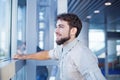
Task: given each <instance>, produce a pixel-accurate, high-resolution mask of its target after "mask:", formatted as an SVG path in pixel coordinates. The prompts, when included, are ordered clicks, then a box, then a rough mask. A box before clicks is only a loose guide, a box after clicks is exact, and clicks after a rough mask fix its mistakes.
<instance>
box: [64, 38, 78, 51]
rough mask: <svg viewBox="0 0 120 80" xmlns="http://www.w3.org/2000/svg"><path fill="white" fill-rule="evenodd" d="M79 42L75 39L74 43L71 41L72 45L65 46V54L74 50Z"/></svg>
mask: <svg viewBox="0 0 120 80" xmlns="http://www.w3.org/2000/svg"><path fill="white" fill-rule="evenodd" d="M77 42H78V40H77V39H76V38H75V39H74V40H73V41H71V42H70V43H68V44H67V45H65V46H64V47H63V53H67V52H68V51H69V50H70V49H72V47H74V46H75V45H76V43H77Z"/></svg>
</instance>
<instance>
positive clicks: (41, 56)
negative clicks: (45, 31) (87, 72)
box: [13, 51, 50, 60]
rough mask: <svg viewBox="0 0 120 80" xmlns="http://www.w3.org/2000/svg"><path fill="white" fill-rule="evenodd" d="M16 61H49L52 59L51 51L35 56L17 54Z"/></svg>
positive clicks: (38, 53)
mask: <svg viewBox="0 0 120 80" xmlns="http://www.w3.org/2000/svg"><path fill="white" fill-rule="evenodd" d="M13 58H14V59H21V60H27V59H33V60H47V59H50V56H49V51H40V52H37V53H33V54H16V55H15V56H14V57H13Z"/></svg>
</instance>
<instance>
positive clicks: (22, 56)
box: [13, 54, 26, 60]
mask: <svg viewBox="0 0 120 80" xmlns="http://www.w3.org/2000/svg"><path fill="white" fill-rule="evenodd" d="M13 59H20V60H25V59H26V55H25V54H15V55H14V57H13Z"/></svg>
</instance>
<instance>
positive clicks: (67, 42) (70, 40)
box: [62, 38, 75, 47]
mask: <svg viewBox="0 0 120 80" xmlns="http://www.w3.org/2000/svg"><path fill="white" fill-rule="evenodd" d="M74 39H75V38H71V39H69V40H68V41H66V42H65V43H64V44H63V45H62V46H63V47H64V46H65V45H67V44H69V43H70V42H72V41H73V40H74Z"/></svg>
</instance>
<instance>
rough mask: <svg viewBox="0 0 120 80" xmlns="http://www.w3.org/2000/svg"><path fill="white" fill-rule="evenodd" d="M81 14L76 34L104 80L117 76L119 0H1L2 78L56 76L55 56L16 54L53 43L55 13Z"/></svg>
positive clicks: (119, 78) (33, 79)
mask: <svg viewBox="0 0 120 80" xmlns="http://www.w3.org/2000/svg"><path fill="white" fill-rule="evenodd" d="M61 13H74V14H76V15H78V17H79V18H80V19H81V20H82V25H83V28H82V31H81V33H80V35H79V36H78V39H79V40H80V41H81V42H82V43H83V44H85V45H86V46H88V47H89V48H90V49H91V51H92V52H93V53H94V54H95V55H96V56H97V58H98V66H99V68H100V70H101V72H102V74H103V75H104V76H105V78H106V79H107V80H120V0H0V80H59V68H58V61H56V60H14V59H13V56H14V55H15V54H16V53H22V54H32V53H35V52H38V51H43V50H50V49H53V48H55V47H56V46H57V45H56V36H55V28H56V16H57V15H59V14H61Z"/></svg>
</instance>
